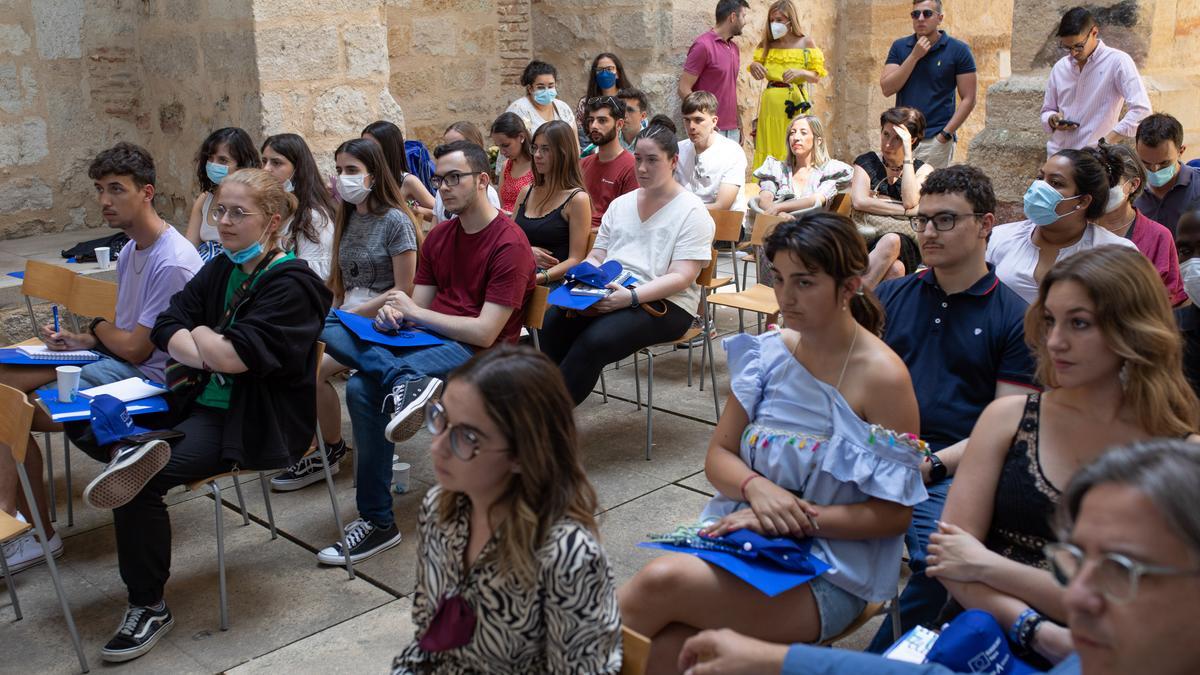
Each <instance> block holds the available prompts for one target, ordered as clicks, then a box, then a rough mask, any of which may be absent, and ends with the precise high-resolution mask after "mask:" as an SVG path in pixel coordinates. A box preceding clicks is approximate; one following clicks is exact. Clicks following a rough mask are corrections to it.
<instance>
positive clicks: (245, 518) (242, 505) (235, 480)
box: [217, 473, 250, 527]
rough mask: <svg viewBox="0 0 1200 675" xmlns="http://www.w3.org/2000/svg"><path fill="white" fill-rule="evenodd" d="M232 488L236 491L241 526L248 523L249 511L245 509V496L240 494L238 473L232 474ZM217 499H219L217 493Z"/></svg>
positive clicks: (240, 486) (240, 483)
mask: <svg viewBox="0 0 1200 675" xmlns="http://www.w3.org/2000/svg"><path fill="white" fill-rule="evenodd" d="M233 489H234V491H235V492H237V498H238V506H239V507H240V508H241V509H242V527H246V526H248V525H250V512H249V511H247V510H246V498H245V497H244V496H243V495H242V482H241V481H240V480H238V475H237V474H236V473H235V474H233ZM217 501H218V502H220V501H221V497H220V494H219V493H218V496H217Z"/></svg>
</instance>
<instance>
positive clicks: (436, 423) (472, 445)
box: [425, 401, 483, 462]
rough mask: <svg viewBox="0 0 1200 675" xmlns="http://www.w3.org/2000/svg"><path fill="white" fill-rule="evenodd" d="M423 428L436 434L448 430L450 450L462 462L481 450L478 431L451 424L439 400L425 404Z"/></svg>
mask: <svg viewBox="0 0 1200 675" xmlns="http://www.w3.org/2000/svg"><path fill="white" fill-rule="evenodd" d="M425 428H426V429H428V430H429V433H431V434H433V435H434V436H437V435H439V434H441V433H442V432H444V431H449V432H450V452H451V454H453V455H454V456H455V457H457V458H459V459H461V460H462V461H464V462H469V461H471V460H473V459H475V457H477V456H478V455H479V453H481V452H483V449H482V448H480V445H482V444H483V441H482V439H481V438H480V437H479V432H478V431H476V430H475V429H472V428H471V427H467V426H461V425H458V424H451V423H450V421H449V420H448V419H446V408H445V407H444V406H443V405H442V402H441V401H435V402H433V403H430V404H429V405H427V406H425Z"/></svg>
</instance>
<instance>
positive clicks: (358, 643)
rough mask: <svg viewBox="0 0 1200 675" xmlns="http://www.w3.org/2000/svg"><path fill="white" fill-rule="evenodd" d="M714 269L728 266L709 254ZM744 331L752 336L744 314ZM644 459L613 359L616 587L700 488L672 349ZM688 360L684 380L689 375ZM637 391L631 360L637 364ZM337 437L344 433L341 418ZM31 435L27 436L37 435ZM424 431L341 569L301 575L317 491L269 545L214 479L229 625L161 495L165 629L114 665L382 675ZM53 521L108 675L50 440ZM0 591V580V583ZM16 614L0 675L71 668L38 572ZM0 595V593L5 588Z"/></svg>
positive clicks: (608, 500) (641, 420)
mask: <svg viewBox="0 0 1200 675" xmlns="http://www.w3.org/2000/svg"><path fill="white" fill-rule="evenodd" d="M722 260H723V261H725V262H723V264H722V268H728V266H729V263H728V262H727V260H728V258H727V257H725V256H724V255H723V256H722ZM720 328H721V330H722V332H730V331H736V330H737V316H736V313H734V312H731V311H724V310H723V311H722V314H721V317H720ZM747 328H748V329H750V330H753V329H754V322H753V319H752V318H751V317H749V316H747ZM656 353H657V354H658V355H657V356H656V357H655V360H654V361H655V365H654V371H655V383H654V447H653V459H652V460H651V461H646V460H645V459H644V447H645V445H644V443H645V431H646V416H645V409H644V408H643V410H642V411H638V410H637V407H636V406H635V404H634V402H633V401H634V380H633V378H634V369H633V368H632V367H631V365H632V364H631V362H630V361H629V360H626V361H625V362H624V364H622V366H621V367H620V368H619V369H615V370H609V371H608V372H607V374H606V380H607V384H608V393H609V400H608V402H607V403H605V402H603V400H602V398H601V396H600V394H599V393H596V394H593V395H592V397H591V398H590V399H588V400H587V401H586V402H585V403H584V404H583V405H581V406H580V407H579V408H578V410H577V413H576V414H577V420H578V424H579V428H580V432H581V437H582V441H583V448H584V455H585V458H586V460H585V461H586V467H587V471H588V475H589V477H590V478H591V480H592V482H593V484H594V485H595V486H596V489H597V491H598V493H599V497H600V512H599V523H600V530H601V536H602V540H603V543H604V546H605V549H606V551H607V553H608V556H609V559H610V561H611V563H612V566H613V569H614V573H615V574H616V576H617V580H618V582H619V583H620V582H623V581H625V580H627V579H629V578H630V577H631V576H632V575H633V574H634V573H635V572H636V571H637V570H638V569H639V568H640V567H641V566H642V565H643V564H645V563H646V561H648V560H649V559H650V558H652V557H653V555H654V554H653V553H651V552H650V551H648V550H646V549H640V548H637V547H636V544H637V543H638V542H639V541H642V540H643V539H644V538H645V536H646V535H647V534H649V533H652V532H662V531H668V530H670V529H672V528H674V527H675V526H676V525H677V524H680V523H684V522H691V521H693V520H694V519H695V518H696V517H697V516H698V515H699V513H700V510H701V508H702V507H703V506H704V503H705V501H706V500H707V499H708V498H709V496H711V495H712V493H713V489H712V487H711V486H710V485H709V484H708V481H707V479H706V478H705V477H704V473H703V462H704V454H705V451H706V448H707V445H708V441H709V437H710V435H711V433H712V429H713V427H714V425H715V412H714V408H713V398H712V394H711V391H710V390H709V388H708V386H707V384H706V386H705V390H704V391H703V392H702V391H700V390H699V387H698V386H697V385H698V384H699V381H698V379H696V381H694V382H693V386H691V387H689V386H688V384H687V371H688V360H687V352H686V351H683V350H679V351H676V350H674V349H671V348H662V349H659V350H656ZM699 356H700V354H699V350H697V351H696V353H695V354H694V358H695V363H694V365H693V372H694V373H695V375H696V377H697V378H698V376H699ZM716 373H717V386H718V393H719V396H720V400H721V401H722V403H723V402H724V397H725V396H726V395H727V393H728V376H727V374H726V371H725V364H724V358H723V354H718V357H717V370H716ZM640 377H641V378H642V387H643V389H642V396H643V397H644V396H645V395H646V391H645V381H644V380H645V362H644V360H643V361H642V364H641V369H640ZM343 433H344V434H345V437H346V438H350V425H349V419H348V417H345V416H343ZM39 440H40V439H39ZM428 447H429V435H428V434H427V433H426V432H424V431H422V432H421V433H420V434H418V435H417V436H416V437H414V438H413V439H411V440H410V441H408V442H406V443H403V444H400V445H398V446H397V450H396V452H397V454H399V455H400V457H401V458H403V459H404V460H405V461H407V462H409V463H411V464H412V465H413V469H412V483H413V489H412V491H411V492H410V493H408V494H405V495H402V496H398V497H397V498H396V501H395V507H394V510H395V513H396V519H397V522H398V523H399V524H400V527H401V529H402V531H403V532H404V534H405V540H404V542H403V543H402V544H401V545H399V546H397V547H396V548H394V549H392V550H390V551H388V552H386V553H384V554H381V555H379V556H376V557H375V558H373V559H371V560H369V561H366V562H364V563H363V564H361V565H357V566H356V567H355V569H356V571H357V573H358V578H357V579H355V580H354V581H350V580H348V579H347V575H346V573H345V571H344V570H343V569H342V568H328V567H320V566H318V565H317V562H316V556H315V553H316V551H317V550H318V549H320V548H322V547H324V546H327V545H328V544H329V543H331V542H332V541H333V538H334V534H335V527H334V524H333V519H332V515H331V511H330V502H329V496H328V492H327V491H326V490H325V488H324V487H323V486H322V484H315V485H312V486H309V487H308V488H305V489H303V490H299V491H296V492H290V493H275V494H273V495H272V498H271V502H272V505H273V507H274V513H275V522H276V524H277V526H278V532H279V537H278V538H277V539H275V540H271V538H270V532H269V530H268V527H267V523H266V512H265V509H264V505H263V500H262V495H261V492H260V489H259V485H258V484H257V479H251V480H246V479H243V481H242V484H243V489H244V494H245V495H246V502H247V508H248V510H249V513H250V518H251V521H250V524H249V525H248V526H242V524H241V517H240V514H239V512H238V508H237V497H236V494H235V492H234V490H233V488H232V485H231V484H230V485H229V486H227V487H226V488H225V489H224V492H223V506H222V508H223V510H224V511H223V513H224V519H225V524H226V561H227V569H228V583H229V601H230V606H229V612H230V623H231V625H230V630H229V631H228V632H222V631H220V630H219V628H218V610H217V570H216V548H215V546H216V544H215V538H214V522H213V519H214V505H213V501H212V500H211V499H210V498H207V497H205V496H203V495H202V494H198V493H188V492H178V493H172V494H171V495H169V502H170V504H171V506H170V514H171V520H172V526H173V530H174V546H173V560H172V570H171V572H172V577H171V580H170V582H169V583H168V585H167V601H168V602H169V603H170V606H171V609H172V612H173V613H174V615H175V624H176V625H175V627H174V629H173V630H172V632H171V633H170V634H169V635H168V636H167V637H166V638H164V640H163V641H162V642H161V643H160V644H159V645H158V646H157V647H156V648H155V649H154V650H153V651H152V652H151V653H149V654H147V655H146V656H144V657H142V658H140V659H137V660H136V661H133V662H130V663H128V664H125V665H122V666H119V668H120V670H121V671H122V672H128V673H143V672H144V673H218V672H229V673H239V674H240V673H258V672H264V673H265V672H279V671H282V670H285V669H286V670H287V671H290V672H292V673H359V672H385V671H386V669H387V668H388V667H389V664H390V661H391V657H392V656H393V655H394V654H395V653H397V652H398V651H399V650H400V649H401V647H402V646H403V645H405V644H407V642H408V641H409V640H411V638H412V625H411V622H410V619H409V612H410V607H411V605H410V598H409V596H410V594H411V592H412V586H413V581H414V571H413V570H414V564H415V557H416V536H415V532H414V528H415V523H416V512H417V509H418V506H419V504H420V499H421V495H422V494H423V493H424V491H425V490H426V489H427V488H428V487H429V486H430V485H431V484H432V483H433V481H434V477H433V471H432V466H431V462H430V460H429V456H428ZM54 452H55V454H56V459H57V460H59V461H57V462H56V476H55V481H56V485H57V488H58V525H59V527H60V531H61V532H62V534H63V536H64V539H65V545H66V552H65V554H64V555H63V557H62V558H60V559H59V565H60V569H61V570H62V577H63V583H64V585H65V587H66V590H67V593H68V594H69V596H70V599H71V607H72V610H73V612H74V614H75V621H76V622H77V624H78V626H79V628H80V631H81V634H82V637H83V642H84V646H85V649H86V653H87V656H88V659H89V661H90V662H91V664H92V666H93V668H95V669H96V671H97V672H101V671H102V669H103V670H104V671H107V670H108V668H109V667H108V666H106V665H104V664H102V663H101V661H100V654H99V651H100V647H101V646H102V645H103V643H104V642H105V641H106V640H107V639H108V638H109V637H110V635H111V634H112V632H113V631H114V630H115V629H116V627H117V623H118V620H119V619H120V617H121V613H122V611H123V609H124V606H125V591H124V586H123V585H122V583H121V580H120V578H119V575H118V572H117V562H116V551H115V541H114V537H113V533H112V517H111V513H110V512H107V511H105V512H101V511H95V510H92V509H90V508H88V507H86V506H84V505H83V504H82V503H81V500H80V497H79V495H80V494H81V492H82V487H83V486H84V485H85V484H86V482H87V481H88V480H90V479H91V478H92V477H93V476H94V475H95V474H96V473H97V472H98V471H99V469H100V466H99V464H98V463H96V462H95V461H93V460H91V459H90V458H88V457H86V456H85V455H83V454H82V453H80V452H79V451H78V450H74V451H73V452H72V466H73V488H72V491H71V498H72V499H74V504H75V524H74V526H73V527H67V526H66V514H65V504H66V501H65V500H66V495H67V489H66V482H65V478H64V473H63V470H62V462H61V460H62V441H61V437H57V438H55V439H54ZM350 461H351V460H350V459H347V460H345V461H344V463H343V465H342V470H341V472H340V473H339V474H338V475H337V476H336V477H335V488H336V493H337V499H338V503H339V506H340V508H341V509H342V514H343V517H344V518H349V517H353V515H354V513H353V511H354V489H353V487H352V486H351V478H352V473H353V471H352V470H351V464H350ZM2 585H3V582H2V581H0V586H2ZM16 585H17V590H18V593H19V597H20V599H21V605H22V608H23V610H24V612H25V618H24V620H22V621H17V622H14V621H13V613H12V608H11V606H10V604H9V600H8V595H7V592H3V593H2V594H0V621H3V622H4V624H5V625H4V629H3V631H2V633H0V634H2V636H3V637H2V639H0V654H3V655H2V656H0V673H9V672H12V673H16V672H37V673H71V672H77V671H78V664H77V662H76V660H75V657H74V653H73V651H72V650H71V648H70V640H69V637H68V635H67V633H66V629H65V624H64V623H63V620H62V617H61V614H60V612H59V610H58V604H57V602H56V599H55V595H54V588H53V584H52V583H51V580H50V577H49V574H48V573H47V571H46V568H45V566H42V567H38V568H34V569H30V570H27V571H25V572H23V573H21V574H19V575H18V576H17V581H16ZM6 590H7V589H5V591H6ZM877 622H878V619H876V620H874V621H872V623H870V624H868V626H867V627H865V628H863V629H862V630H861V631H860V632H859V633H858V634H856V635H855V636H852V638H851V639H849V640H848V641H847V644H846V645H845V646H849V647H854V648H861V647H862V646H863V645H865V644H866V642H867V641H868V640H869V639H870V636H871V635H872V634H873V633H874V629H875V626H876V625H877Z"/></svg>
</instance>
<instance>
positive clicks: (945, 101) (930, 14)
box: [879, 0, 976, 168]
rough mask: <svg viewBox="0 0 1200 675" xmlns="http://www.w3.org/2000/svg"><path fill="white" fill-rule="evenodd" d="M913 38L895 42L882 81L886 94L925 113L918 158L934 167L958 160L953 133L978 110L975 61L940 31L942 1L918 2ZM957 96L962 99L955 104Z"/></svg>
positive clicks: (966, 49) (914, 10) (965, 48)
mask: <svg viewBox="0 0 1200 675" xmlns="http://www.w3.org/2000/svg"><path fill="white" fill-rule="evenodd" d="M909 16H911V17H912V23H913V34H912V35H909V36H907V37H902V38H900V39H899V40H896V41H895V42H893V43H892V48H891V49H890V50H888V55H887V63H886V64H885V65H884V66H883V75H882V76H881V77H880V78H879V87H880V88H881V89H882V90H883V95H884V96H892V95H893V94H894V95H895V96H896V103H895V105H897V106H908V107H910V108H916V109H917V110H920V111H921V113H922V114H924V115H925V142H924V143H921V144H920V145H919V146H917V147H918V150H917V154H916V158H917V159H919V160H921V161H923V162H925V163H926V164H930V165H932V166H933V167H934V168H941V167H945V166H949V165H950V163H951V162H952V161H953V160H954V145H955V143H956V142H957V140H958V137H957V136H955V132H957V131H958V129H959V128H960V127H961V126H962V125H963V123H964V122H966V121H967V117H969V116H970V115H971V111H972V110H974V109H975V90H976V82H975V57H974V56H973V55H972V54H971V48H970V47H968V46H967V43H965V42H963V41H961V40H956V39H954V38H952V37H950V35H949V34H948V33H946V31H944V30H940V29H939V26H941V25H942V20H943V19H944V18H945V16H946V15H945V14H944V13H942V0H914V2H913V8H912V12H910V13H909ZM955 94H957V95H958V99H959V100H958V102H957V105H956V103H955Z"/></svg>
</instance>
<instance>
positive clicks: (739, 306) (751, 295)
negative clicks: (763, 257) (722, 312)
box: [709, 213, 791, 331]
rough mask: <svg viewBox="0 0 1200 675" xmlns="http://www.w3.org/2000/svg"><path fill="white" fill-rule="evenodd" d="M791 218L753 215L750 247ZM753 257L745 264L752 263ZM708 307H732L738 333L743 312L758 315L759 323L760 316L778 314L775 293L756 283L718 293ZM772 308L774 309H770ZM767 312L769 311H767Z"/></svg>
mask: <svg viewBox="0 0 1200 675" xmlns="http://www.w3.org/2000/svg"><path fill="white" fill-rule="evenodd" d="M789 220H791V218H789V217H787V216H768V215H766V214H763V213H758V214H755V216H754V228H753V229H752V230H751V231H750V243H749V245H750V246H752V247H760V246H762V245H763V242H764V241H765V240H766V238H767V236H768V235H769V234H770V233H771V231H772V230H774V229H775V226H776V225H778V224H779V223H783V222H787V221H789ZM754 260H755V259H754V258H753V255H752V256H751V258H750V260H749V261H747V262H753V261H754ZM745 264H746V263H743V267H742V278H743V279H745V278H746V270H745ZM709 305H710V306H712V305H717V306H721V307H732V308H734V309H736V310H738V331H744V330H745V325H744V322H743V320H742V318H743V312H746V311H751V312H755V313H757V314H759V315H760V323H761V316H762V315H764V314H765V315H770V314H778V313H779V304H778V303H777V302H775V291H774V290H773V289H772V288H771V287H770V286H767V285H765V284H759V283H756V284H755V285H754V286H751V287H749V288H744V289H743V290H742V291H740V292H738V293H720V294H717V295H714V296H713V297H712V298H710V299H709ZM772 307H773V308H774V309H772ZM767 310H769V311H767Z"/></svg>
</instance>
